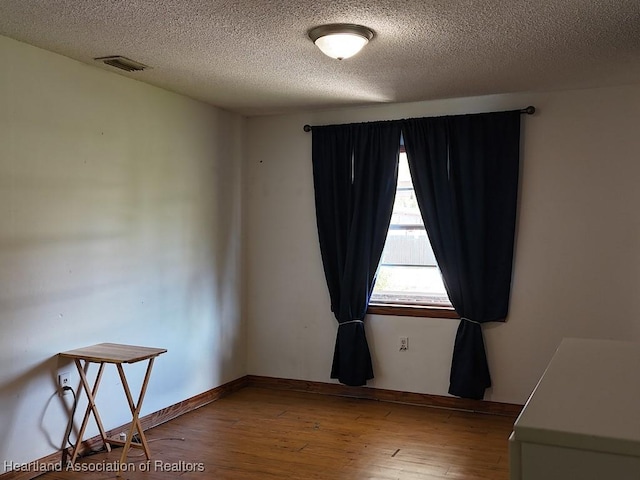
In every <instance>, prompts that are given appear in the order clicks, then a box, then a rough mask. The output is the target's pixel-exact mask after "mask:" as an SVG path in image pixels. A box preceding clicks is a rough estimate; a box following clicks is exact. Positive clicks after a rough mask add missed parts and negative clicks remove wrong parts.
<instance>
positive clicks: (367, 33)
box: [309, 24, 373, 60]
mask: <svg viewBox="0 0 640 480" xmlns="http://www.w3.org/2000/svg"><path fill="white" fill-rule="evenodd" d="M309 38H311V40H312V41H313V43H315V44H316V46H317V47H318V48H319V49H320V50H321V51H322V53H324V54H325V55H327V56H329V57H331V58H336V59H338V60H343V59H345V58H349V57H353V56H354V55H355V54H356V53H358V52H359V51H360V50H362V47H364V46H365V45H366V44H367V43H369V40H371V39H372V38H373V32H372V31H371V30H369V29H368V28H366V27H363V26H360V25H352V24H333V25H321V26H319V27H316V28H314V29H312V30H311V31H310V32H309Z"/></svg>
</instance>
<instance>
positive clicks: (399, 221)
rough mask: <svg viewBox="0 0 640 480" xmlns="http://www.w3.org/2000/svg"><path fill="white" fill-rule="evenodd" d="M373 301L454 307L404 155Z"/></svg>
mask: <svg viewBox="0 0 640 480" xmlns="http://www.w3.org/2000/svg"><path fill="white" fill-rule="evenodd" d="M371 301H372V302H373V303H394V304H405V305H406V304H409V305H436V306H448V307H450V306H451V302H450V301H449V298H448V297H447V293H446V290H445V288H444V283H443V282H442V275H441V274H440V269H439V268H438V264H437V262H436V258H435V255H434V254H433V250H432V248H431V244H430V243H429V238H428V236H427V232H426V230H425V228H424V224H423V223H422V216H421V215H420V209H419V208H418V202H417V200H416V195H415V192H414V190H413V184H412V183H411V175H410V173H409V164H408V162H407V155H406V153H404V152H402V153H401V154H400V163H399V171H398V187H397V190H396V200H395V203H394V205H393V215H392V217H391V225H390V226H389V232H388V234H387V240H386V243H385V246H384V251H383V252H382V258H381V260H380V266H379V268H378V277H377V280H376V284H375V288H374V290H373V295H372V296H371Z"/></svg>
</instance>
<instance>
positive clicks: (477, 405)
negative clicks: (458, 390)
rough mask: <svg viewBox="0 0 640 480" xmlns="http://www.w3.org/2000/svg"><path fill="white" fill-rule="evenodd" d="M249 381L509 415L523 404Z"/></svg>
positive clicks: (272, 386) (270, 380) (253, 384)
mask: <svg viewBox="0 0 640 480" xmlns="http://www.w3.org/2000/svg"><path fill="white" fill-rule="evenodd" d="M246 384H247V386H249V387H258V388H268V389H275V390H293V391H298V392H310V393H318V394H323V395H336V396H342V397H352V398H361V399H368V400H378V401H383V402H396V403H406V404H411V405H420V406H426V407H437V408H448V409H453V410H464V411H469V412H477V413H487V414H491V415H502V416H508V417H516V416H518V415H519V414H520V411H521V410H522V407H523V406H522V405H517V404H513V403H498V402H490V401H485V400H468V399H465V398H457V397H445V396H440V395H429V394H426V393H412V392H401V391H397V390H383V389H379V388H370V387H348V386H346V385H340V384H337V383H323V382H310V381H306V380H290V379H284V378H273V377H261V376H256V375H249V376H247V377H246Z"/></svg>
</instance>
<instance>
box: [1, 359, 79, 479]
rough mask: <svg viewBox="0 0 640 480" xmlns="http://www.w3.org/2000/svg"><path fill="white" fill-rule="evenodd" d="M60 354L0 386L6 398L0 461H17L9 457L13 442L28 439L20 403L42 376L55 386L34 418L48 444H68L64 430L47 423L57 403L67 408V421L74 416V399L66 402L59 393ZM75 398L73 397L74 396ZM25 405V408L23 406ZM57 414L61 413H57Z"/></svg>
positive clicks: (3, 407) (65, 415)
mask: <svg viewBox="0 0 640 480" xmlns="http://www.w3.org/2000/svg"><path fill="white" fill-rule="evenodd" d="M59 367H60V365H59V360H58V356H57V355H55V356H53V357H51V358H48V359H47V360H44V361H42V362H40V363H38V364H36V365H34V366H33V367H31V368H30V369H29V370H27V371H26V372H24V373H22V374H21V375H19V376H17V377H15V378H13V379H11V380H9V381H8V382H4V383H3V384H1V385H0V399H2V415H1V416H0V432H3V433H4V435H0V461H2V464H3V467H4V462H5V461H8V462H11V461H14V460H13V459H11V458H7V454H8V451H9V446H10V442H17V441H25V439H20V435H22V433H21V432H20V429H19V428H17V425H19V424H20V423H21V422H22V420H23V419H22V418H21V417H20V413H19V412H20V403H21V402H22V401H23V400H22V399H23V397H26V392H27V391H28V390H29V388H30V386H31V385H32V384H36V383H38V384H41V383H42V381H41V379H42V377H46V376H47V375H48V377H49V385H50V387H51V395H50V396H49V398H48V399H46V401H43V403H42V404H41V410H38V411H34V412H33V415H32V417H37V418H38V419H39V420H38V427H39V428H40V430H41V431H42V432H43V434H44V437H45V438H46V441H47V443H48V445H49V446H50V447H51V448H52V449H53V450H57V451H59V450H62V448H64V446H65V442H66V439H65V438H63V437H64V433H65V432H64V431H59V432H58V431H53V430H52V429H51V428H50V427H49V426H48V425H47V422H46V419H47V414H48V413H49V412H50V411H51V409H52V408H55V405H56V403H58V405H59V406H60V407H59V408H62V409H63V412H64V418H65V424H66V419H68V418H69V417H70V415H71V411H72V401H69V402H67V401H65V400H64V399H63V398H62V397H60V396H59V395H58V379H57V372H58V370H59ZM71 398H72V397H71ZM23 408H24V407H23ZM55 415H56V416H58V415H59V412H56V413H55Z"/></svg>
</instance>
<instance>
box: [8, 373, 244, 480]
mask: <svg viewBox="0 0 640 480" xmlns="http://www.w3.org/2000/svg"><path fill="white" fill-rule="evenodd" d="M247 380H248V378H247V377H246V376H245V377H241V378H238V379H236V380H233V381H231V382H228V383H225V384H224V385H220V386H219V387H216V388H213V389H211V390H208V391H206V392H203V393H201V394H199V395H196V396H194V397H191V398H188V399H186V400H183V401H182V402H179V403H176V404H175V405H171V406H169V407H167V408H163V409H162V410H158V411H157V412H154V413H150V414H149V415H145V416H144V417H142V418H140V423H141V425H142V429H143V430H145V431H146V430H148V429H150V428H153V427H157V426H158V425H161V424H163V423H166V422H168V421H169V420H173V419H174V418H176V417H179V416H180V415H184V414H185V413H188V412H191V411H193V410H196V409H198V408H200V407H203V406H205V405H207V404H209V403H211V402H214V401H216V400H218V399H220V398H222V397H226V396H227V395H230V394H231V393H233V392H236V391H238V390H240V389H242V388H244V387H246V386H247ZM130 426H131V422H129V423H127V424H124V425H120V426H119V427H116V428H112V429H111V430H108V431H107V432H106V434H107V437H115V436H117V435H118V434H119V433H120V432H122V431H127V430H128V429H129V427H130ZM101 447H102V439H101V438H100V436H99V435H97V436H95V437H92V438H89V439H87V440H85V441H84V442H82V447H81V449H80V455H82V453H83V452H85V453H86V452H88V451H90V450H93V449H97V448H101ZM63 455H65V453H64V452H55V453H52V454H51V455H47V456H46V457H43V458H41V459H39V460H35V461H33V462H29V464H30V465H33V468H31V469H30V471H25V472H23V471H16V470H13V471H10V472H6V473H3V474H0V480H31V479H33V478H36V477H38V476H40V475H42V473H43V472H39V471H36V470H37V469H38V466H40V465H54V464H59V463H60V462H63V463H64V462H66V459H65V458H64V457H63Z"/></svg>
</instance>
